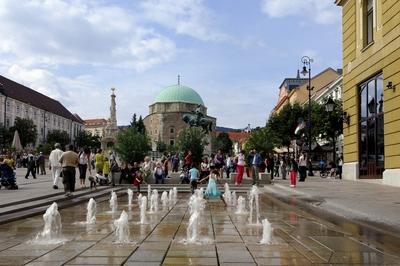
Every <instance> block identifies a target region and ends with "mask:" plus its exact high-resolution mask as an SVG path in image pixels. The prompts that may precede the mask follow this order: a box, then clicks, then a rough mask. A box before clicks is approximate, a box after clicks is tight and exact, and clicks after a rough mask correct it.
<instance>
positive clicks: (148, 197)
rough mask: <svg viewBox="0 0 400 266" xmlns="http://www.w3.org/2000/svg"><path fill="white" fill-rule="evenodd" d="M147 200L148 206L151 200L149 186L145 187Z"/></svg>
mask: <svg viewBox="0 0 400 266" xmlns="http://www.w3.org/2000/svg"><path fill="white" fill-rule="evenodd" d="M147 200H148V201H149V204H150V200H151V186H150V185H147Z"/></svg>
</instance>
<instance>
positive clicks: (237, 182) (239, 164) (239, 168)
mask: <svg viewBox="0 0 400 266" xmlns="http://www.w3.org/2000/svg"><path fill="white" fill-rule="evenodd" d="M236 160H237V164H236V171H237V175H236V180H235V186H241V185H242V180H243V173H244V165H245V161H244V155H243V151H240V152H239V154H238V155H237V156H236Z"/></svg>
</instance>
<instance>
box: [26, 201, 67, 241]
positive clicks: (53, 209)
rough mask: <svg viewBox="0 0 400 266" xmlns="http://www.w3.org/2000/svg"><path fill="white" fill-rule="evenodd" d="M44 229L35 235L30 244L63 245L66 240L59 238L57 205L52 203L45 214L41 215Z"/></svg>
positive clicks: (59, 223)
mask: <svg viewBox="0 0 400 266" xmlns="http://www.w3.org/2000/svg"><path fill="white" fill-rule="evenodd" d="M43 220H44V227H43V230H42V231H41V232H39V233H38V234H37V235H36V238H35V239H34V240H33V241H30V243H32V244H39V245H49V244H60V243H64V242H65V241H66V239H63V238H61V229H62V224H61V215H60V213H59V212H58V205H57V203H55V202H53V204H51V206H50V207H49V208H47V210H46V212H45V213H44V214H43Z"/></svg>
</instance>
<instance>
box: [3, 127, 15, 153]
mask: <svg viewBox="0 0 400 266" xmlns="http://www.w3.org/2000/svg"><path fill="white" fill-rule="evenodd" d="M13 137H14V132H11V131H10V130H9V129H8V128H6V127H5V126H3V125H0V145H1V147H2V148H9V147H10V146H11V143H12V140H13Z"/></svg>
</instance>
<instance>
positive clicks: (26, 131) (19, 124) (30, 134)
mask: <svg viewBox="0 0 400 266" xmlns="http://www.w3.org/2000/svg"><path fill="white" fill-rule="evenodd" d="M15 130H18V133H19V138H20V139H21V145H22V147H26V145H28V144H30V143H31V144H35V142H36V138H37V129H36V125H35V124H34V123H33V121H32V120H31V119H26V118H19V117H17V118H16V119H15V122H14V126H13V127H11V128H10V132H12V134H14V132H15Z"/></svg>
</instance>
